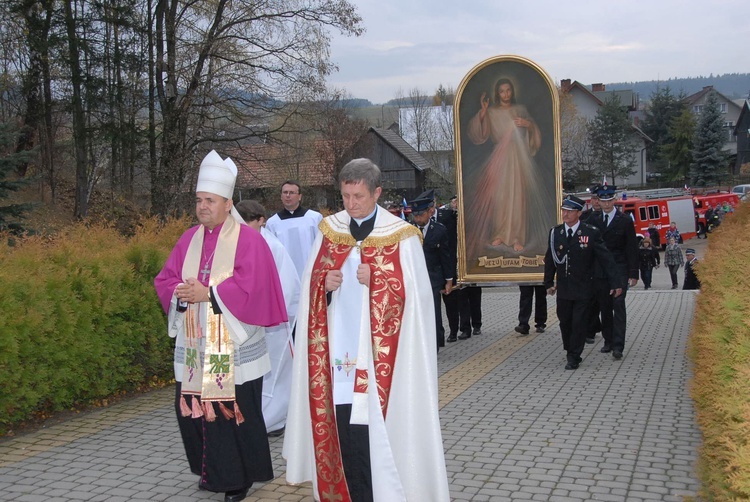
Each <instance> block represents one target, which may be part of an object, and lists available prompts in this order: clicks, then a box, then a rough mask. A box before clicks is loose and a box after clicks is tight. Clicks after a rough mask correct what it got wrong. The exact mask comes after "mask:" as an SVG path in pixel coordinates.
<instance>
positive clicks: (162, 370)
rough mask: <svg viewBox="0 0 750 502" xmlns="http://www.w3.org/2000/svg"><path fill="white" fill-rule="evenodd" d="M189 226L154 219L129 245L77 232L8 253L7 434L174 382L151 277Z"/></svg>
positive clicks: (1, 332) (4, 325) (0, 272)
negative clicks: (43, 417) (38, 418)
mask: <svg viewBox="0 0 750 502" xmlns="http://www.w3.org/2000/svg"><path fill="white" fill-rule="evenodd" d="M188 225H189V222H187V221H186V220H174V221H169V222H167V223H165V224H158V223H157V222H156V221H154V220H147V221H144V222H142V224H141V225H140V226H139V228H138V229H137V231H136V233H135V235H134V236H133V237H131V238H129V239H127V238H125V237H123V236H121V235H120V234H119V233H118V232H117V231H116V230H114V229H113V228H110V227H107V226H100V225H92V226H87V225H85V224H78V225H75V226H73V227H72V228H69V229H68V230H66V231H64V232H62V233H60V234H59V235H57V236H55V237H52V238H49V237H38V236H37V237H29V238H26V239H22V240H17V241H16V242H15V245H14V247H13V248H5V249H3V250H2V252H0V284H2V285H3V287H4V292H3V294H1V295H0V310H2V312H3V313H4V315H3V316H0V387H2V388H3V389H4V390H3V392H2V394H0V433H4V432H5V431H6V430H7V429H8V428H9V427H10V426H12V425H13V424H16V423H19V422H22V421H25V420H28V419H30V418H32V417H33V416H35V415H36V414H40V413H49V412H55V411H59V410H62V409H65V408H69V407H71V406H75V405H77V404H79V403H88V402H93V401H95V400H99V399H105V398H107V397H110V396H112V395H116V394H119V393H121V392H123V391H131V390H134V389H137V388H140V387H142V386H144V385H146V384H148V383H149V382H150V381H153V379H159V380H169V379H171V378H172V376H173V375H172V347H173V344H172V341H171V339H170V338H169V337H168V336H167V335H166V321H165V316H164V313H163V311H162V309H161V305H160V303H159V301H158V299H157V296H156V292H155V291H154V287H153V279H154V276H155V275H156V274H157V273H158V271H159V270H160V269H161V267H162V264H163V263H164V261H165V260H166V257H167V255H168V253H169V251H170V250H171V248H172V246H174V244H175V242H176V241H177V239H178V237H179V235H180V234H181V233H182V232H183V231H184V230H185V229H186V228H187V226H188Z"/></svg>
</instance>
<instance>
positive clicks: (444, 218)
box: [438, 208, 458, 284]
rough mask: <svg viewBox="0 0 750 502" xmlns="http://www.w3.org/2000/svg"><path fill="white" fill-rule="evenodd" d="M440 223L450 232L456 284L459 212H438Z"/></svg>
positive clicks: (449, 247) (449, 242)
mask: <svg viewBox="0 0 750 502" xmlns="http://www.w3.org/2000/svg"><path fill="white" fill-rule="evenodd" d="M438 222H439V223H442V224H443V225H444V226H445V229H446V230H447V231H448V249H449V250H450V255H451V261H452V262H453V265H452V268H451V270H453V271H454V273H453V275H451V276H450V277H453V284H455V283H456V280H455V279H456V275H455V270H456V263H457V261H458V211H455V210H453V209H450V208H443V209H439V210H438Z"/></svg>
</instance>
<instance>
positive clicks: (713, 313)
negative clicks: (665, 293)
mask: <svg viewBox="0 0 750 502" xmlns="http://www.w3.org/2000/svg"><path fill="white" fill-rule="evenodd" d="M748 235H750V204H742V205H741V206H740V207H739V208H738V210H737V211H736V212H735V213H734V214H733V215H732V216H731V217H728V218H725V219H724V223H723V224H722V225H721V227H719V229H718V231H716V232H714V233H712V234H711V237H710V240H709V248H708V251H707V253H706V256H705V257H704V258H703V259H702V260H700V262H699V267H697V269H696V273H697V275H698V277H699V278H700V280H701V293H700V295H699V296H698V298H697V303H696V309H695V317H694V321H693V328H692V333H691V339H690V348H689V353H690V356H691V359H692V360H693V362H694V364H695V367H694V375H695V377H694V379H693V382H692V384H691V394H692V396H693V399H694V401H695V406H696V414H697V417H696V418H697V420H698V423H699V424H700V426H701V429H702V431H703V437H704V444H703V447H702V448H701V453H700V469H699V470H700V473H701V478H702V482H703V490H704V491H705V492H706V495H707V497H708V498H710V499H716V500H745V499H748V498H750V295H748V294H747V291H748V288H750V274H748V269H749V264H750V241H749V240H748V239H747V238H746V237H747V236H748Z"/></svg>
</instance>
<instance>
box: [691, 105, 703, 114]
mask: <svg viewBox="0 0 750 502" xmlns="http://www.w3.org/2000/svg"><path fill="white" fill-rule="evenodd" d="M702 111H703V105H695V106H694V107H693V113H701V112H702Z"/></svg>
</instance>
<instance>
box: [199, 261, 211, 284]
mask: <svg viewBox="0 0 750 502" xmlns="http://www.w3.org/2000/svg"><path fill="white" fill-rule="evenodd" d="M210 273H211V269H210V268H208V263H206V266H205V267H203V269H202V270H201V275H202V276H203V277H202V278H201V282H206V277H208V275H209V274H210Z"/></svg>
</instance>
